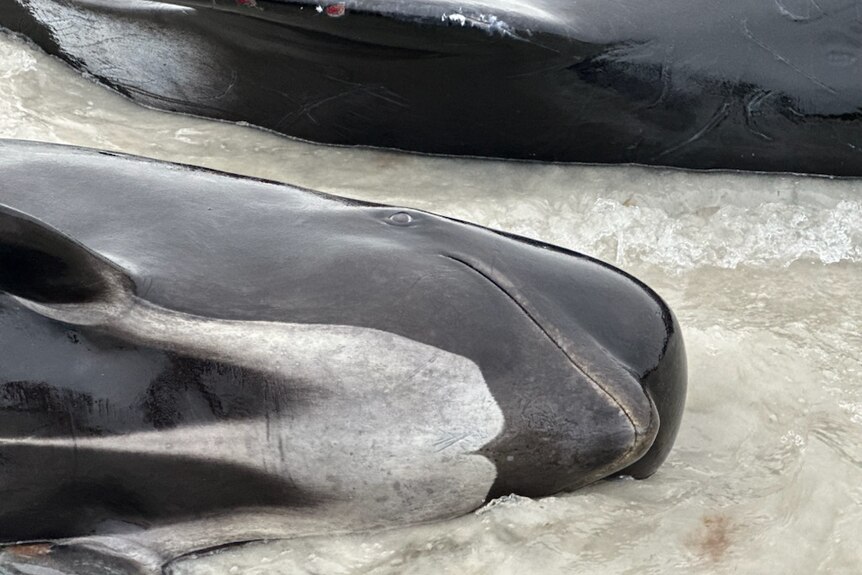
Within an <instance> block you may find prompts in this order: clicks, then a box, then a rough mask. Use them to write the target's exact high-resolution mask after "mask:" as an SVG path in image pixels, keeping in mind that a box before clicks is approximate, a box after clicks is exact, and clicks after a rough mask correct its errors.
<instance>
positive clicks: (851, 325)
mask: <svg viewBox="0 0 862 575" xmlns="http://www.w3.org/2000/svg"><path fill="white" fill-rule="evenodd" d="M0 137H11V138H26V139H33V140H42V141H51V142H61V143H69V144H78V145H84V146H92V147H99V148H106V149H111V150H118V151H123V152H128V153H134V154H140V155H145V156H149V157H154V158H161V159H168V160H173V161H179V162H185V163H190V164H198V165H203V166H207V167H211V168H217V169H222V170H227V171H231V172H237V173H244V174H250V175H255V176H259V177H265V178H271V179H275V180H281V181H285V182H290V183H293V184H298V185H302V186H307V187H311V188H316V189H320V190H323V191H328V192H333V193H337V194H341V195H347V196H352V197H358V198H363V199H368V200H372V201H379V202H385V203H390V204H400V205H408V206H412V207H417V208H422V209H428V210H432V211H435V212H438V213H441V214H446V215H451V216H455V217H458V218H462V219H466V220H470V221H474V222H477V223H480V224H483V225H487V226H492V227H496V228H500V229H505V230H509V231H512V232H515V233H518V234H522V235H527V236H532V237H536V238H540V239H543V240H546V241H549V242H553V243H557V244H560V245H564V246H566V247H569V248H572V249H576V250H578V251H581V252H585V253H588V254H590V255H594V256H597V257H600V258H602V259H605V260H607V261H610V262H612V263H614V264H616V265H618V266H619V267H621V268H623V269H625V270H627V271H629V272H631V273H633V274H635V275H637V276H639V277H640V278H642V279H643V280H645V281H646V282H647V283H649V284H650V285H652V286H653V287H654V288H655V289H656V290H657V291H658V292H659V293H661V294H662V295H663V296H664V297H665V299H666V300H667V301H668V302H669V303H670V305H671V307H672V308H673V309H674V310H675V312H676V314H677V316H678V318H679V321H680V323H681V324H682V328H683V332H684V335H685V339H686V344H687V348H688V358H689V374H690V379H689V399H688V405H687V409H686V415H685V418H684V420H683V425H682V429H681V431H680V434H679V439H678V442H677V445H676V447H675V449H674V450H673V452H672V453H671V456H670V458H669V460H668V461H667V463H666V464H665V465H664V466H663V467H662V468H661V469H660V471H659V472H658V473H657V474H656V475H655V476H654V477H652V478H651V479H649V480H646V481H634V480H614V481H603V482H600V483H598V484H596V485H594V486H592V487H589V488H586V489H583V490H581V491H578V492H575V493H572V494H566V495H560V496H557V497H551V498H546V499H542V500H531V499H526V498H521V497H508V498H503V499H502V500H498V501H495V502H493V503H492V504H491V505H489V506H487V507H486V508H484V509H481V510H479V511H478V512H476V513H474V514H471V515H469V516H466V517H463V518H461V519H458V520H455V521H448V522H442V523H436V524H431V525H424V526H420V527H413V528H407V529H397V530H392V531H387V532H382V533H362V534H356V535H351V536H340V537H316V538H308V539H301V540H293V541H282V542H272V543H266V544H256V545H249V546H244V547H237V548H235V549H229V550H227V551H224V552H221V553H219V554H218V555H214V556H210V557H203V558H199V559H197V560H194V561H184V562H181V563H180V564H179V565H177V566H176V569H175V570H176V573H182V574H189V575H191V574H195V575H202V574H233V573H245V574H253V573H320V574H357V573H374V574H396V573H399V574H400V573H415V574H437V573H453V574H454V573H457V574H462V573H463V574H495V575H496V574H509V573H511V574H513V575H514V574H518V575H521V574H524V573H542V574H546V573H547V574H579V573H584V574H588V573H589V574H604V573H607V574H618V573H632V574H638V575H643V574H649V573H661V574H665V573H704V574H706V573H799V574H808V573H848V574H850V573H859V572H862V543H860V542H862V537H860V535H859V533H862V335H860V328H862V298H860V295H859V294H860V291H862V181H852V180H831V179H827V178H810V177H801V176H764V175H739V174H726V173H709V174H704V173H689V172H682V171H678V170H662V169H652V168H639V167H592V166H559V165H540V164H524V163H511V162H496V161H479V160H454V159H442V158H427V157H419V156H411V155H406V154H397V153H390V152H381V151H370V150H352V149H337V148H328V147H321V146H314V145H310V144H305V143H300V142H295V141H291V140H288V139H286V138H281V137H278V136H274V135H271V134H267V133H264V132H262V131H259V130H255V129H251V128H246V127H241V126H235V125H228V124H222V123H217V122H211V121H206V120H199V119H194V118H188V117H182V116H176V115H168V114H163V113H159V112H155V111H152V110H146V109H144V108H141V107H139V106H137V105H135V104H132V103H131V102H129V101H127V100H125V99H123V98H121V97H120V96H117V95H116V94H113V93H111V92H108V91H107V90H105V89H104V88H101V87H99V86H96V85H94V84H93V83H91V82H90V81H88V80H87V79H85V78H83V77H81V76H80V75H77V74H76V73H74V72H72V71H70V70H69V69H67V68H66V67H65V66H64V65H63V64H62V63H60V62H59V61H57V60H55V59H53V58H49V57H47V56H45V55H44V54H42V53H41V52H40V51H38V50H37V49H35V48H33V47H31V46H30V45H28V44H26V43H24V42H23V41H21V40H19V39H17V38H13V37H10V36H5V35H0Z"/></svg>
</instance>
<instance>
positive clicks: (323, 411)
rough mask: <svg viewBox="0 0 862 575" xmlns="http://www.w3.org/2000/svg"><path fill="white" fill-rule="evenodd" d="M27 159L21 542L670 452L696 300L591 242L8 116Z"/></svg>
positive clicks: (402, 494) (370, 499) (307, 508)
mask: <svg viewBox="0 0 862 575" xmlns="http://www.w3.org/2000/svg"><path fill="white" fill-rule="evenodd" d="M0 173H2V176H3V177H2V179H0V348H2V349H3V354H4V360H3V361H2V362H0V474H2V475H0V477H2V478H3V481H2V482H0V490H2V495H3V499H4V501H5V502H6V503H5V504H4V506H3V507H2V509H0V538H2V539H3V540H5V541H15V540H28V539H30V540H32V539H40V538H52V539H53V538H63V537H76V536H84V535H88V534H94V533H95V534H99V535H117V534H127V533H129V532H131V533H134V534H135V535H134V538H133V540H134V541H136V542H137V544H140V545H148V546H149V545H153V546H154V547H155V548H156V549H157V550H158V552H159V553H162V554H164V555H163V558H170V557H174V556H176V555H178V554H181V553H184V552H188V551H190V550H194V549H199V548H202V547H208V546H212V545H218V544H224V543H227V542H231V541H237V540H247V539H252V538H259V537H278V536H291V535H295V534H296V533H297V532H299V531H301V530H300V529H299V528H298V527H296V526H295V525H296V524H297V522H298V521H299V519H300V518H303V520H309V521H310V520H312V519H313V520H314V521H317V523H315V525H316V527H315V529H320V525H321V523H323V524H331V525H335V526H338V528H342V529H344V528H357V527H369V526H379V525H387V524H392V523H399V522H401V523H403V522H410V521H416V520H428V519H434V518H442V517H447V516H451V515H457V514H459V513H463V512H466V511H468V510H469V509H470V508H473V507H475V506H476V505H478V504H481V502H482V501H484V500H486V499H487V498H491V497H496V496H499V495H503V494H507V493H511V492H515V493H520V494H525V495H531V496H541V495H546V494H551V493H555V492H557V491H560V490H564V489H571V488H575V487H578V486H581V485H584V484H585V483H589V482H592V481H595V480H597V479H599V478H601V477H605V476H608V475H612V474H615V473H621V472H622V473H629V474H632V475H635V476H637V477H645V476H647V475H650V474H651V473H653V472H654V471H655V470H656V468H657V467H658V466H659V465H660V464H661V463H662V461H663V460H664V458H665V457H666V456H667V452H668V451H669V450H670V447H671V445H672V443H673V440H674V436H675V435H676V431H677V429H678V426H679V421H680V418H681V415H682V406H683V403H684V399H685V377H686V376H685V353H684V349H683V344H682V340H681V337H680V334H679V328H678V326H677V325H676V322H675V320H674V318H673V315H672V314H671V312H670V310H669V309H668V308H667V306H666V305H665V304H664V302H663V301H662V300H661V299H660V298H659V297H658V296H657V295H656V294H655V293H654V292H652V291H651V290H650V289H649V288H647V287H646V286H644V285H643V284H641V283H640V282H638V281H637V280H635V279H633V278H631V277H629V276H627V275H625V274H623V273H622V272H620V271H618V270H615V269H613V268H611V267H609V266H606V265H604V264H601V263H599V262H596V261H594V260H592V259H589V258H587V257H585V256H582V255H579V254H576V253H572V252H568V251H565V250H561V249H558V248H554V247H552V246H548V245H545V244H540V243H537V242H530V241H526V240H524V239H522V238H517V237H510V236H506V235H503V234H500V233H497V232H493V231H490V230H487V229H484V228H480V227H477V226H472V225H469V224H465V223H461V222H456V221H453V220H448V219H446V218H441V217H439V216H435V215H433V214H428V213H424V212H417V211H413V210H400V209H396V208H390V207H385V206H375V205H370V204H362V203H358V202H348V201H345V200H341V199H338V198H333V197H329V196H323V195H320V194H316V193H313V192H309V191H305V190H299V189H296V188H291V187H288V186H280V185H275V184H269V183H264V182H258V181H254V180H248V179H240V178H235V177H229V176H225V175H221V174H215V173H212V172H208V171H204V170H199V169H192V168H187V167H178V166H173V165H169V164H160V163H156V162H149V161H140V160H136V159H129V158H125V157H116V156H115V155H112V154H99V153H95V152H91V151H84V150H78V149H72V148H63V147H57V146H45V145H41V144H24V143H14V142H0ZM309 333H311V334H312V335H311V336H309V335H308V334H309ZM315 334H316V335H315ZM339 338H340V339H339ZM345 338H347V339H345ZM350 338H352V339H350ZM380 338H383V340H380ZM330 340H332V341H335V340H338V341H346V342H347V344H345V345H341V344H338V345H334V347H333V346H331V345H330ZM378 340H380V341H384V344H383V345H382V346H377V347H376V348H375V347H374V345H376V344H374V343H373V342H374V341H378ZM350 342H354V343H350ZM369 342H371V343H369ZM385 342H389V343H385ZM336 343H337V342H336ZM327 346H330V347H327ZM363 346H365V347H363ZM369 346H371V347H369ZM399 346H400V347H399ZM330 348H331V350H332V351H331V352H325V353H323V355H321V354H320V353H319V352H316V351H315V350H318V349H323V350H326V349H330ZM271 349H275V350H281V351H279V352H278V354H275V355H273V354H271V353H269V352H268V351H267V350H271ZM363 349H370V350H372V351H373V350H374V349H376V350H377V351H376V352H374V353H371V354H369V353H366V352H364V351H362V350H363ZM399 349H402V350H405V351H404V352H403V353H402V352H398V351H397V350H399ZM355 350H359V351H358V352H357V353H355V354H354V355H350V354H351V353H353V352H354V351H355ZM392 350H395V352H394V354H393V355H392V356H391V357H389V359H386V358H387V357H388V356H387V355H386V354H387V353H389V352H391V351H392ZM417 350H418V351H417ZM316 353H317V355H315V354H316ZM427 353H431V355H430V356H427V359H422V358H423V357H426V356H425V355H423V354H427ZM344 354H347V355H346V356H345V357H346V358H347V361H346V362H345V361H343V360H340V359H338V357H341V356H344ZM405 354H407V355H408V356H409V354H418V355H417V357H418V358H419V361H420V363H419V364H417V369H408V370H407V371H406V373H407V374H408V376H409V377H408V378H407V380H406V382H404V383H403V384H398V385H402V387H398V386H396V387H391V386H390V385H389V384H388V382H387V381H385V379H386V377H388V376H387V375H386V374H387V373H390V372H392V373H396V372H397V370H398V369H399V367H398V366H399V364H400V363H401V362H403V361H406V360H405ZM368 355H373V356H374V357H366V356H368ZM261 358H263V360H261ZM380 358H383V359H382V360H381V362H378V363H377V364H376V367H369V370H368V371H367V372H366V373H364V374H363V373H362V372H361V366H362V365H363V362H364V361H366V360H369V361H372V362H373V361H376V360H377V359H380ZM408 359H409V357H408ZM339 362H341V363H339ZM447 362H448V363H447ZM369 365H371V364H369ZM447 365H449V366H450V367H451V369H449V368H447ZM339 366H341V367H339ZM357 366H359V367H357ZM429 366H430V368H433V369H432V371H430V372H428V371H427V369H428V368H429ZM458 366H461V367H458ZM408 368H409V366H408ZM462 368H463V369H462ZM357 369H360V371H359V372H357V374H356V377H358V379H355V383H353V384H350V385H349V386H348V387H341V388H340V387H338V385H335V384H334V383H333V382H338V381H340V380H344V381H350V380H348V379H344V378H345V377H350V376H349V374H348V375H345V374H344V373H342V372H341V370H345V371H347V372H350V371H353V372H356V370H357ZM435 369H436V370H438V371H436V372H435V371H433V370H435ZM447 369H448V371H447ZM464 369H466V370H467V371H464ZM392 370H395V371H392ZM453 370H454V371H453ZM458 370H461V371H458ZM435 373H436V375H435ZM314 374H318V375H314ZM427 374H430V375H429V376H428V377H426V375H427ZM446 374H455V375H454V376H449V375H446ZM458 374H460V375H458ZM471 374H472V375H471ZM476 377H478V378H479V379H478V381H476ZM381 378H382V385H383V387H380V388H379V389H380V390H381V391H374V389H378V388H374V387H370V388H368V389H369V391H367V392H363V393H364V395H361V394H360V395H359V396H356V397H353V396H352V395H351V394H353V393H354V392H356V391H357V390H359V391H361V389H360V388H363V389H364V386H366V383H367V382H374V381H377V380H381ZM471 378H472V379H471ZM471 382H472V383H471ZM423 385H425V386H430V387H428V388H427V389H425V388H421V387H422V386H423ZM447 386H448V387H447ZM436 388H439V389H441V390H443V392H442V395H434V393H435V391H434V390H435V389H436ZM387 390H389V391H387ZM414 392H415V393H414ZM486 392H487V393H486ZM416 393H418V394H419V395H416ZM341 397H344V398H346V399H344V400H343V401H342V400H341V399H340V398H341ZM423 398H425V399H424V400H423ZM381 401H382V402H383V403H380V402H381ZM422 401H425V404H423V403H422ZM429 401H430V402H431V403H430V404H429V403H428V402H429ZM461 409H464V410H466V415H461V416H459V415H458V414H459V413H461V412H460V411H459V410H461ZM388 413H391V414H393V416H392V420H391V421H389V422H388V423H387V422H384V421H383V420H381V419H380V418H381V417H384V416H386V414H388ZM411 417H415V418H416V419H415V421H413V422H411ZM441 417H442V419H440V421H442V422H444V423H443V424H441V425H445V426H446V428H445V429H435V428H434V425H437V424H435V423H433V422H434V421H437V419H435V418H441ZM458 417H462V419H461V420H459V419H458ZM429 422H430V423H429ZM483 422H484V423H483ZM381 424H385V425H391V426H392V428H391V429H390V428H382V429H381V428H377V429H375V428H373V427H372V426H373V425H378V426H379V425H381ZM398 426H401V427H398ZM423 429H425V430H426V431H427V432H426V431H422V430H423ZM429 434H430V435H429ZM477 434H478V435H477ZM481 434H485V435H481ZM362 437H372V438H375V439H374V441H373V443H372V444H371V445H373V447H367V446H366V447H362V446H363V445H365V444H363V443H362ZM429 437H430V439H429ZM471 438H472V439H471ZM477 438H478V439H477ZM470 441H473V442H474V443H473V444H474V445H475V446H474V447H469V445H471V444H470V443H469V442H470ZM429 442H432V443H433V445H431V444H429ZM354 444H355V445H356V446H357V447H356V449H355V450H353V449H348V448H344V446H345V445H346V446H350V445H354ZM465 445H467V446H468V447H464V446H465ZM405 446H413V447H409V448H406V447H405ZM459 446H461V447H459ZM432 447H433V448H432ZM426 448H428V454H427V455H426V456H422V457H424V459H422V458H420V459H416V460H415V461H414V460H412V459H409V458H410V457H411V456H412V452H411V450H412V451H416V452H417V453H421V452H423V450H426ZM459 449H460V451H459ZM399 450H400V451H399ZM387 453H400V454H401V455H398V456H395V455H392V456H388V455H386V454H387ZM439 453H442V454H443V459H439V458H438V454H439ZM303 454H307V457H308V458H310V459H308V460H306V459H303V458H305V457H306V456H305V455H303ZM447 454H449V455H447ZM404 457H406V458H408V459H402V461H411V462H410V463H406V464H405V465H406V467H401V466H400V464H399V459H401V458H404ZM315 458H317V459H315ZM339 458H341V459H339ZM375 458H376V459H375ZM309 461H310V462H311V463H309ZM339 461H340V462H341V463H338V464H336V463H334V462H339ZM459 462H460V463H459ZM326 465H333V466H335V467H337V468H338V469H332V470H329V471H328V470H327V469H326ZM453 465H454V466H455V467H452V466H453ZM476 465H479V467H476ZM339 470H340V471H339ZM346 470H349V471H346ZM354 470H359V471H357V473H358V475H356V478H357V479H356V480H355V483H352V482H353V480H351V479H349V478H350V477H353V476H351V475H350V472H353V471H354ZM453 470H454V471H453ZM488 473H490V475H488ZM486 478H487V479H488V482H487V483H484V481H485V479H486ZM411 482H413V483H411ZM417 482H418V483H417ZM414 484H416V485H419V484H421V485H423V486H424V488H423V489H425V490H424V491H422V492H421V493H410V490H409V489H407V488H406V487H402V485H403V486H407V485H414ZM477 489H478V492H477V491H476V490H477ZM381 493H382V495H380V497H374V495H375V494H381ZM459 493H467V494H470V493H472V494H474V495H469V496H463V497H462V496H460V495H459ZM470 497H477V499H475V501H474V500H473V499H470ZM249 514H251V517H252V519H249ZM285 514H286V515H285ZM273 517H275V518H279V517H289V518H292V519H291V521H290V522H288V523H287V524H286V523H285V522H284V520H283V519H280V520H278V521H276V522H273V520H272V519H271V518H273ZM202 518H204V519H202ZM267 518H270V519H267ZM201 520H205V521H206V522H207V523H206V525H205V526H203V527H202V526H199V525H195V527H194V528H193V529H192V528H190V529H189V530H187V531H179V530H178V529H179V528H178V527H177V528H176V530H175V528H174V527H171V526H174V525H181V524H183V523H188V522H193V521H201ZM165 528H170V530H171V531H169V533H170V536H167V535H164V533H165V530H164V529H165ZM159 529H162V531H161V532H160V531H159ZM291 529H295V531H291ZM151 531H154V532H156V533H157V534H156V535H153V537H152V538H150V539H147V537H149V536H148V535H146V534H148V533H150V532H151ZM159 533H161V534H159ZM122 536H123V537H126V535H122ZM130 537H131V536H130ZM141 538H143V539H141ZM153 541H155V543H154V542H153ZM166 541H167V542H166ZM0 559H2V558H0Z"/></svg>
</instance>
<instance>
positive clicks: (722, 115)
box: [651, 102, 730, 160]
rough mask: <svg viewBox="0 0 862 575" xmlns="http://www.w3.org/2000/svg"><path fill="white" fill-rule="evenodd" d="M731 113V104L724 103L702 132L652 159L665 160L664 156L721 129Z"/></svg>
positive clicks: (699, 131)
mask: <svg viewBox="0 0 862 575" xmlns="http://www.w3.org/2000/svg"><path fill="white" fill-rule="evenodd" d="M729 113H730V104H729V103H727V102H724V103H723V104H722V105H721V106H719V108H718V110H716V111H715V114H713V115H712V118H710V119H709V121H708V122H707V123H706V125H704V126H703V127H702V128H701V129H700V130H698V131H697V132H695V133H694V134H693V135H692V136H691V137H689V138H688V139H687V140H685V141H683V142H680V143H679V144H676V145H675V146H671V147H670V148H668V149H666V150H665V151H663V152H661V153H660V154H658V155H656V156H653V157H652V158H651V159H652V160H657V159H659V158H663V157H664V156H666V155H668V154H672V153H674V152H676V151H678V150H680V149H682V148H684V147H686V146H688V145H690V144H692V143H694V142H696V141H698V140H700V139H701V138H703V137H704V136H705V135H707V134H708V133H710V132H711V131H713V130H714V129H716V128H717V127H719V126H720V125H721V123H722V122H724V121H725V120H726V119H727V116H728V115H729Z"/></svg>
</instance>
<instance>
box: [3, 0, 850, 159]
mask: <svg viewBox="0 0 862 575" xmlns="http://www.w3.org/2000/svg"><path fill="white" fill-rule="evenodd" d="M26 4H27V7H26V8H25V7H23V6H22V2H21V1H20V0H0V25H2V26H6V27H8V28H11V29H13V30H15V31H18V32H21V33H23V34H25V35H27V36H28V37H30V38H32V39H34V40H35V41H36V42H37V43H38V44H39V45H40V46H42V47H43V48H44V49H46V50H47V51H49V52H50V53H52V54H57V55H59V56H61V57H62V58H64V59H66V60H67V61H69V62H70V63H71V64H72V65H74V66H75V67H77V68H79V69H81V70H86V71H87V72H89V73H90V74H93V75H94V76H95V77H96V78H98V79H99V80H100V81H101V82H103V83H105V84H106V85H108V86H110V87H112V88H114V89H116V90H118V91H120V92H122V93H124V94H126V95H128V96H130V97H131V98H133V99H135V100H137V101H139V102H141V103H144V104H147V105H151V106H154V107H157V108H163V109H167V110H174V111H181V112H187V113H192V114H197V115H201V116H210V117H216V118H224V119H228V120H243V121H248V122H250V123H253V124H256V125H259V126H263V127H265V128H269V129H272V130H275V131H278V132H282V133H284V134H288V135H291V136H296V137H299V138H304V139H308V140H311V141H316V142H325V143H332V144H344V145H367V146H381V147H388V148H398V149H404V150H413V151H420V152H429V153H437V154H456V155H460V154H466V155H476V156H492V157H502V158H518V159H535V160H544V161H566V162H569V161H579V162H638V163H646V164H661V165H672V166H681V167H690V168H732V169H752V170H778V171H794V172H814V173H822V174H834V175H854V176H859V175H862V156H860V154H862V135H860V134H862V130H860V129H859V126H860V115H859V114H860V112H859V110H860V105H862V91H860V90H859V89H858V86H859V83H860V80H862V60H860V50H862V40H860V38H862V10H860V7H859V4H858V2H857V1H856V0H831V1H820V2H812V1H810V0H775V1H769V2H751V1H748V0H729V1H725V2H712V1H709V0H695V1H690V0H670V1H667V0H651V1H646V2H634V1H628V2H607V1H604V0H588V1H579V2H569V1H560V0H544V1H543V0H533V1H514V0H513V1H510V2H502V3H500V2H484V3H483V2H467V3H463V2H457V3H452V2H446V1H426V2H373V1H367V0H363V1H357V2H347V3H346V5H345V7H344V10H343V14H342V9H341V7H340V6H339V5H337V4H335V3H332V6H330V7H329V8H327V9H326V10H324V9H323V8H324V4H325V3H324V4H321V11H318V10H317V9H316V7H317V4H315V3H301V2H295V3H291V2H282V1H275V0H256V1H255V2H240V1H237V0H215V1H213V2H210V1H207V0H178V1H158V2H157V1H150V0H111V1H107V0H64V1H62V2H61V1H59V0H31V1H29V2H27V3H26ZM338 14H342V15H340V16H338Z"/></svg>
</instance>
